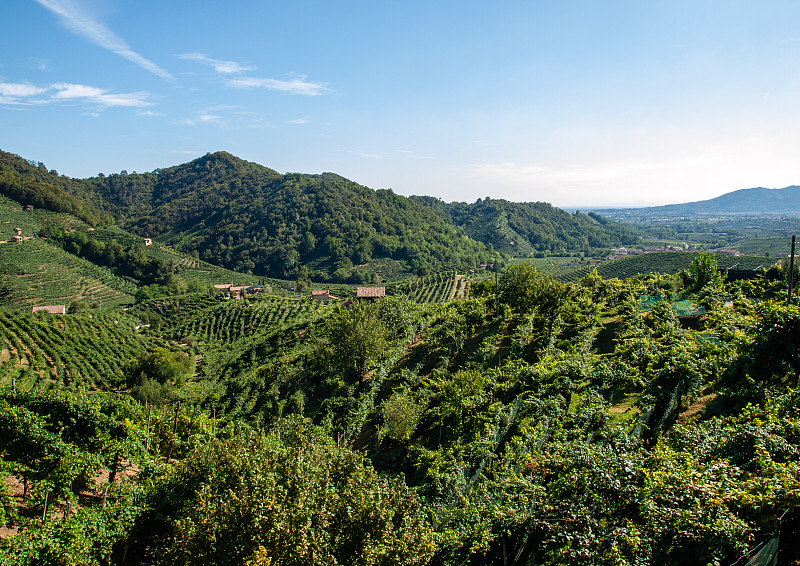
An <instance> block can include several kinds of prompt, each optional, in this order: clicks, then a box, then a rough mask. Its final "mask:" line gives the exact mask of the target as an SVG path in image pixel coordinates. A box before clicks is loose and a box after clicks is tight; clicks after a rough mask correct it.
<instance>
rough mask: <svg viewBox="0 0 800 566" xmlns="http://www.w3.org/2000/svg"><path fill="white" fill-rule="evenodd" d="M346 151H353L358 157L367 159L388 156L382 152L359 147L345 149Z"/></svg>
mask: <svg viewBox="0 0 800 566" xmlns="http://www.w3.org/2000/svg"><path fill="white" fill-rule="evenodd" d="M345 153H351V154H353V155H357V156H358V157H366V158H367V159H384V158H385V157H386V156H385V155H382V154H380V153H369V152H366V151H361V150H358V149H347V150H345Z"/></svg>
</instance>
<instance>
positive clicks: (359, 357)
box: [320, 301, 389, 387]
mask: <svg viewBox="0 0 800 566" xmlns="http://www.w3.org/2000/svg"><path fill="white" fill-rule="evenodd" d="M388 337H389V331H388V330H387V328H386V326H385V325H384V323H383V321H382V320H381V317H380V311H379V306H378V304H377V303H371V302H365V301H357V302H355V303H354V304H353V305H352V308H351V309H350V310H347V309H345V308H342V309H340V310H338V311H337V312H335V313H334V314H333V315H332V316H331V317H330V318H328V320H327V322H326V325H325V329H324V331H323V338H322V343H321V344H320V345H321V347H322V352H323V359H324V361H325V362H326V365H327V366H328V367H329V368H330V369H331V370H332V371H334V372H337V373H339V374H340V375H342V377H344V378H345V379H346V380H348V381H357V382H358V384H359V387H360V386H362V385H363V383H364V379H365V378H366V375H367V370H368V369H369V368H370V366H371V365H372V364H373V363H374V362H375V361H376V360H377V359H378V358H379V357H380V356H381V354H382V353H383V351H384V349H385V347H386V345H387V341H388Z"/></svg>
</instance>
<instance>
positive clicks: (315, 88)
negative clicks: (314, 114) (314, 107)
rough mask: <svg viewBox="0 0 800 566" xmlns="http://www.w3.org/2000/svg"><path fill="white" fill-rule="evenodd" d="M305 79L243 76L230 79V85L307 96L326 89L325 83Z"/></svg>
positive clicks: (316, 94) (302, 77) (315, 94)
mask: <svg viewBox="0 0 800 566" xmlns="http://www.w3.org/2000/svg"><path fill="white" fill-rule="evenodd" d="M305 79H306V77H305V76H298V77H292V78H289V79H287V80H280V79H264V78H256V77H242V78H239V79H229V80H228V85H230V86H233V87H237V88H266V89H267V90H278V91H282V92H289V93H292V94H302V95H305V96H319V95H320V94H322V93H323V91H324V90H325V84H324V83H313V82H309V81H306V80H305Z"/></svg>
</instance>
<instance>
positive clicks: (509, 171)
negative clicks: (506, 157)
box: [471, 154, 729, 185]
mask: <svg viewBox="0 0 800 566" xmlns="http://www.w3.org/2000/svg"><path fill="white" fill-rule="evenodd" d="M728 160H729V158H728V157H727V156H725V155H722V154H702V155H697V156H694V157H687V158H683V159H676V160H672V161H665V162H652V161H651V162H636V163H623V164H618V165H611V166H604V167H569V168H565V169H554V168H548V167H542V166H539V165H521V164H519V163H512V162H504V163H485V164H478V165H473V166H472V167H471V170H472V171H473V172H474V173H476V174H477V175H479V176H484V177H487V178H490V179H492V180H494V181H497V182H502V183H506V184H511V185H523V184H531V183H542V184H557V185H560V184H576V183H580V184H588V185H592V184H604V183H606V182H608V181H613V180H615V179H622V178H625V177H630V176H632V175H635V174H637V173H642V172H649V171H659V170H663V171H666V170H674V169H687V168H692V167H702V166H706V165H713V164H716V163H722V162H725V161H728Z"/></svg>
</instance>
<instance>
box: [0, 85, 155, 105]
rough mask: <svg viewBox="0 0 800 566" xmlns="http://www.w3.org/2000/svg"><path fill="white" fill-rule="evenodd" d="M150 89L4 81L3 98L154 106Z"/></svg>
mask: <svg viewBox="0 0 800 566" xmlns="http://www.w3.org/2000/svg"><path fill="white" fill-rule="evenodd" d="M149 98H150V95H149V94H148V93H146V92H131V93H114V92H110V91H108V90H105V89H102V88H97V87H93V86H86V85H80V84H72V83H53V84H51V85H48V86H45V87H40V86H35V85H31V84H28V83H0V102H2V103H4V104H52V103H59V102H83V103H89V104H91V105H93V106H95V107H97V106H99V107H101V108H105V107H111V106H128V107H139V108H141V107H146V106H152V105H153V103H152V102H150V100H149Z"/></svg>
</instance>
